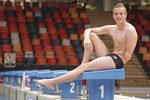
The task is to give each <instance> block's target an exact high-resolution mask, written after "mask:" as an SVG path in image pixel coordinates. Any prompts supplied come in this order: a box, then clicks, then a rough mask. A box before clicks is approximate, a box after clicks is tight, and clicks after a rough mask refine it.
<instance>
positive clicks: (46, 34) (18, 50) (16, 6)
mask: <svg viewBox="0 0 150 100" xmlns="http://www.w3.org/2000/svg"><path fill="white" fill-rule="evenodd" d="M86 24H89V19H88V17H87V15H86V13H85V10H84V9H83V8H82V6H76V5H74V4H72V3H64V2H59V3H56V2H53V1H50V2H41V3H39V2H33V3H30V2H24V4H23V5H21V2H14V3H12V2H11V1H6V2H3V1H0V64H3V62H4V54H5V53H11V52H12V53H15V55H16V63H17V64H37V65H46V64H48V65H49V64H50V65H56V64H58V65H68V64H69V65H79V63H80V61H81V59H82V57H83V46H82V40H83V32H84V26H85V25H86Z"/></svg>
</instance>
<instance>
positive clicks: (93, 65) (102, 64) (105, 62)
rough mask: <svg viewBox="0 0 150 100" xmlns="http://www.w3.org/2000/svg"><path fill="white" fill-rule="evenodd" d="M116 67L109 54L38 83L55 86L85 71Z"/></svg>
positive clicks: (73, 78)
mask: <svg viewBox="0 0 150 100" xmlns="http://www.w3.org/2000/svg"><path fill="white" fill-rule="evenodd" d="M114 68H116V66H115V63H114V62H113V60H112V59H111V57H109V56H104V57H99V58H96V59H94V60H93V61H91V62H88V63H85V64H81V65H80V66H78V67H77V68H75V69H74V70H72V71H70V72H68V73H66V74H64V75H62V76H60V77H56V78H53V79H43V80H38V81H37V83H39V84H42V85H46V86H47V87H53V86H54V85H56V84H61V83H65V82H70V81H73V80H75V79H76V78H78V77H79V76H80V75H81V74H82V73H83V72H85V71H95V70H105V69H114Z"/></svg>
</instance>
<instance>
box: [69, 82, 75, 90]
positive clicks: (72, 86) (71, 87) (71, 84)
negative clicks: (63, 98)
mask: <svg viewBox="0 0 150 100" xmlns="http://www.w3.org/2000/svg"><path fill="white" fill-rule="evenodd" d="M74 89H75V83H74V82H71V83H70V93H75V90H74Z"/></svg>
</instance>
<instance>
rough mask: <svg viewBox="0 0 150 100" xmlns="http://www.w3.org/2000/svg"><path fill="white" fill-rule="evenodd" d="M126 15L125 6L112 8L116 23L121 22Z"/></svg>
mask: <svg viewBox="0 0 150 100" xmlns="http://www.w3.org/2000/svg"><path fill="white" fill-rule="evenodd" d="M126 17H127V12H126V10H125V8H123V7H118V8H114V10H113V19H114V20H115V22H116V23H117V24H121V23H123V22H124V21H125V20H126Z"/></svg>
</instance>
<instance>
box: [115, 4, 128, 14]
mask: <svg viewBox="0 0 150 100" xmlns="http://www.w3.org/2000/svg"><path fill="white" fill-rule="evenodd" d="M115 8H124V9H125V11H126V12H127V9H126V7H125V5H124V4H123V3H118V4H116V5H115V6H114V8H113V9H115Z"/></svg>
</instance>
